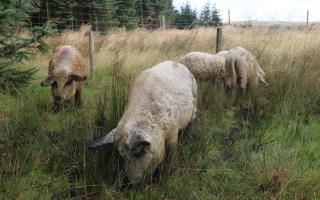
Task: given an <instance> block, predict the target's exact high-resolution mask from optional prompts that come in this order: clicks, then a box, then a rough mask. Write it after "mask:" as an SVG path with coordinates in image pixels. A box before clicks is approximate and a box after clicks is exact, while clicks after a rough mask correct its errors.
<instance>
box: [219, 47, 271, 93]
mask: <svg viewBox="0 0 320 200" xmlns="http://www.w3.org/2000/svg"><path fill="white" fill-rule="evenodd" d="M217 55H220V56H223V57H224V58H225V62H226V63H225V72H226V73H225V85H226V86H227V88H229V89H232V88H235V87H236V86H237V85H239V86H240V88H241V89H243V90H244V89H246V88H247V85H248V84H249V85H251V86H254V87H255V86H257V85H258V83H259V82H260V83H262V84H264V85H268V83H267V81H266V78H265V77H266V74H265V72H264V71H263V70H262V69H261V67H260V65H259V63H258V61H257V59H256V58H255V57H254V56H253V55H252V54H251V53H250V52H249V51H247V50H246V49H244V48H242V47H236V48H233V49H230V50H229V51H223V52H220V53H218V54H217Z"/></svg>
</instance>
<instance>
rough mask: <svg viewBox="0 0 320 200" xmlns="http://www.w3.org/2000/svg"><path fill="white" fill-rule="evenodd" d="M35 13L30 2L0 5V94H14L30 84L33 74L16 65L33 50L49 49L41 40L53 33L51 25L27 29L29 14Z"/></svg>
mask: <svg viewBox="0 0 320 200" xmlns="http://www.w3.org/2000/svg"><path fill="white" fill-rule="evenodd" d="M37 11H38V10H37V8H36V7H35V6H34V5H33V4H32V1H28V0H15V1H11V0H3V2H1V5H0V91H15V90H17V89H18V88H19V87H21V86H23V85H25V84H27V83H29V81H30V80H31V79H32V75H33V74H34V73H35V72H36V70H35V69H29V70H18V69H17V68H16V67H17V65H18V64H19V63H21V62H23V61H24V60H26V59H28V58H30V56H31V55H32V54H33V53H34V51H35V50H37V49H38V50H41V51H45V50H47V48H48V46H47V45H46V43H45V42H44V41H43V40H42V38H43V37H44V36H46V35H49V34H51V33H53V29H52V27H51V26H50V24H49V23H48V22H47V23H45V24H44V25H43V26H42V27H33V28H30V13H33V12H37ZM22 32H23V33H24V36H22V34H21V33H22Z"/></svg>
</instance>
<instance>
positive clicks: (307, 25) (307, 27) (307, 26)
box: [306, 10, 309, 32]
mask: <svg viewBox="0 0 320 200" xmlns="http://www.w3.org/2000/svg"><path fill="white" fill-rule="evenodd" d="M308 29H309V10H307V23H306V31H307V32H308Z"/></svg>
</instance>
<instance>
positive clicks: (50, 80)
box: [40, 75, 56, 87]
mask: <svg viewBox="0 0 320 200" xmlns="http://www.w3.org/2000/svg"><path fill="white" fill-rule="evenodd" d="M55 81H56V78H55V76H54V75H49V76H48V77H47V78H46V79H45V80H43V81H41V82H40V85H41V86H43V87H45V86H49V85H52V83H54V82H55Z"/></svg>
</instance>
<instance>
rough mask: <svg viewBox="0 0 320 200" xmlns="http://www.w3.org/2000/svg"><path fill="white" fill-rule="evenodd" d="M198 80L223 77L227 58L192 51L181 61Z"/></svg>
mask: <svg viewBox="0 0 320 200" xmlns="http://www.w3.org/2000/svg"><path fill="white" fill-rule="evenodd" d="M179 62H180V63H182V64H184V65H185V66H186V67H187V68H188V69H189V70H190V72H191V73H192V74H193V75H194V77H195V78H196V79H198V80H216V79H222V78H223V76H224V74H225V58H224V57H222V56H219V55H212V54H208V53H202V52H191V53H188V54H187V55H185V56H184V57H182V58H181V59H180V61H179Z"/></svg>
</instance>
